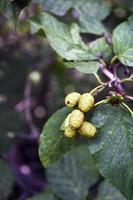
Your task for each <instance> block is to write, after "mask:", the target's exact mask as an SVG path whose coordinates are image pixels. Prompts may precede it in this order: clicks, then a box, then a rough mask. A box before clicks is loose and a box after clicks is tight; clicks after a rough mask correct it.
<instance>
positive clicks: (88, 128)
mask: <svg viewBox="0 0 133 200" xmlns="http://www.w3.org/2000/svg"><path fill="white" fill-rule="evenodd" d="M78 133H79V134H80V135H82V136H85V137H87V138H93V137H94V136H95V134H96V133H97V129H96V127H95V126H94V125H93V124H91V123H89V122H86V121H84V122H83V124H82V126H81V127H80V129H79V130H78Z"/></svg>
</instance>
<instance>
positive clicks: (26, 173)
mask: <svg viewBox="0 0 133 200" xmlns="http://www.w3.org/2000/svg"><path fill="white" fill-rule="evenodd" d="M62 2H63V1H60V0H56V1H55V0H39V1H35V0H33V1H29V0H28V1H26V0H24V1H20V0H12V1H9V0H1V2H0V27H1V29H0V178H1V182H0V200H6V199H8V200H23V199H29V200H31V199H33V200H42V199H46V200H47V199H48V200H59V199H65V200H85V199H86V200H89V199H95V198H96V200H101V199H102V200H104V199H105V200H107V199H110V200H111V199H112V200H113V199H118V200H124V197H122V196H121V194H120V193H119V192H118V191H116V190H115V189H114V188H112V186H111V185H110V184H108V183H105V181H104V180H103V178H102V177H101V176H100V175H99V173H98V172H97V170H96V169H95V167H94V165H93V163H92V160H91V157H89V153H88V151H87V148H86V146H81V147H79V148H78V149H76V150H74V151H72V152H70V153H69V154H68V155H66V156H64V157H63V158H62V159H61V160H59V161H58V162H57V163H55V164H54V165H53V166H51V167H50V168H48V169H47V170H46V169H44V168H43V167H42V164H41V163H40V160H39V158H38V136H39V135H40V132H41V130H42V127H43V124H44V123H45V122H46V121H47V119H48V117H49V116H50V115H51V114H52V113H53V112H54V111H56V110H57V109H58V108H60V107H62V106H63V104H64V96H65V95H66V94H67V93H69V92H71V91H74V90H76V91H79V92H84V91H86V90H90V89H91V88H93V87H94V86H96V85H97V81H96V80H95V78H94V76H93V75H92V76H90V75H89V76H87V75H84V74H82V73H79V72H78V71H76V70H73V69H67V70H66V69H65V66H64V65H63V62H62V60H61V58H60V57H58V56H57V55H56V53H55V52H54V51H53V50H52V48H51V47H50V46H49V44H48V42H47V40H46V39H44V38H41V37H38V36H36V35H31V34H30V31H29V26H28V23H27V19H28V18H29V17H30V16H32V15H33V14H34V13H38V11H39V10H40V7H41V8H44V9H45V10H48V11H50V12H53V13H55V14H58V15H60V16H62V15H63V17H62V19H63V20H65V21H68V22H70V21H71V19H72V18H73V17H74V18H75V14H76V13H75V12H74V11H73V9H72V6H71V1H69V0H67V1H65V4H64V6H63V3H62ZM107 2H110V3H111V5H112V7H111V8H110V9H111V14H110V15H109V16H108V17H107V18H106V19H104V21H103V23H104V24H106V25H107V27H108V29H109V30H112V29H113V27H115V26H116V25H117V24H119V23H120V22H121V21H123V20H125V19H126V18H127V17H128V16H129V15H131V14H132V12H133V2H132V1H131V0H114V1H113V0H112V1H111V0H108V1H107ZM76 17H77V16H76ZM75 20H76V18H75ZM40 35H41V33H40ZM82 36H83V39H84V40H85V41H92V40H94V39H95V38H96V37H97V36H94V35H92V34H82ZM103 78H104V77H103ZM126 87H127V88H128V90H129V93H131V92H132V88H131V85H129V84H128V85H127V86H126ZM105 92H106V91H105ZM98 98H101V96H100V97H98ZM82 152H84V153H82ZM99 186H100V187H99ZM98 191H100V192H98ZM38 193H41V194H38ZM97 194H98V195H97ZM112 194H114V196H113V197H112ZM36 195H37V196H36ZM31 196H35V197H31ZM96 196H97V197H96Z"/></svg>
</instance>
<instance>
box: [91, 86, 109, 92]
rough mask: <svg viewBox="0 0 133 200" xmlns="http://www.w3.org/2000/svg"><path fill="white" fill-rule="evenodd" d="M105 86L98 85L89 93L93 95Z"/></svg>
mask: <svg viewBox="0 0 133 200" xmlns="http://www.w3.org/2000/svg"><path fill="white" fill-rule="evenodd" d="M104 88H105V85H98V86H97V87H95V88H94V89H92V90H91V91H90V92H89V93H90V94H93V93H95V92H98V91H101V90H100V89H104Z"/></svg>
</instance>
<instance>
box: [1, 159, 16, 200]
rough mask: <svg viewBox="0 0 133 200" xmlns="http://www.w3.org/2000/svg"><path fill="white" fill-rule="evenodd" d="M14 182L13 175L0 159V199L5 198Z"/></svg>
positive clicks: (4, 199)
mask: <svg viewBox="0 0 133 200" xmlns="http://www.w3.org/2000/svg"><path fill="white" fill-rule="evenodd" d="M13 183H14V177H13V175H12V172H11V170H10V168H9V167H8V166H7V165H6V164H5V163H4V161H2V160H0V200H7V197H8V196H9V194H10V192H11V190H12V186H13Z"/></svg>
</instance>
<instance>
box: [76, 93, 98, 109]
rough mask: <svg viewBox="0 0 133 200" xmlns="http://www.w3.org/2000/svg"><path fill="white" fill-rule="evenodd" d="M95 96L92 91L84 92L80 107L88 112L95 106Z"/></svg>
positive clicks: (80, 99)
mask: <svg viewBox="0 0 133 200" xmlns="http://www.w3.org/2000/svg"><path fill="white" fill-rule="evenodd" d="M94 101H95V100H94V97H93V96H92V95H91V94H90V93H84V94H82V96H81V97H80V98H79V102H78V108H79V109H80V110H81V111H82V112H88V111H89V110H90V109H91V108H93V106H94Z"/></svg>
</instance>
